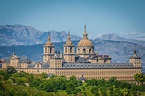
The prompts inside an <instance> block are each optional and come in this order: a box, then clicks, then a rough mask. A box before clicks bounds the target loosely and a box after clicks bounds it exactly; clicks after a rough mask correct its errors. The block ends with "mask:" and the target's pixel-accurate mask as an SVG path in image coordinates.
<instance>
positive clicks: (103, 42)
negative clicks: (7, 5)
mask: <svg viewBox="0 0 145 96" xmlns="http://www.w3.org/2000/svg"><path fill="white" fill-rule="evenodd" d="M48 34H50V36H51V41H52V42H53V43H54V45H55V49H56V50H62V51H63V45H64V43H65V41H66V40H67V34H68V33H67V32H65V31H60V32H58V31H54V30H51V31H48V32H41V31H39V30H37V29H36V28H33V27H31V26H24V25H1V26H0V37H1V38H0V42H1V43H0V58H4V57H9V56H10V55H11V54H12V52H13V49H15V52H16V53H17V54H18V55H19V56H22V55H25V56H27V57H28V58H30V59H32V60H34V61H42V57H43V45H44V44H45V43H46V41H47V38H48ZM80 39H81V37H80V36H77V35H74V34H71V40H72V41H73V43H74V45H75V47H76V45H77V43H78V42H79V40H80ZM92 42H93V44H94V48H95V51H97V52H98V53H99V54H104V55H105V54H108V55H111V57H112V62H128V60H129V57H130V56H132V55H133V51H134V49H136V50H137V53H138V55H139V56H140V57H141V58H142V61H143V63H144V64H145V41H139V40H135V39H127V38H124V37H120V36H118V35H116V34H114V33H109V34H103V35H102V36H101V37H96V39H94V40H92Z"/></svg>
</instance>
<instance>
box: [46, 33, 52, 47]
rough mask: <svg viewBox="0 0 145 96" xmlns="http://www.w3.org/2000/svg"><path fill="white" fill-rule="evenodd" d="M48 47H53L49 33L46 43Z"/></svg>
mask: <svg viewBox="0 0 145 96" xmlns="http://www.w3.org/2000/svg"><path fill="white" fill-rule="evenodd" d="M46 45H52V43H51V39H50V34H49V33H48V41H47V42H46Z"/></svg>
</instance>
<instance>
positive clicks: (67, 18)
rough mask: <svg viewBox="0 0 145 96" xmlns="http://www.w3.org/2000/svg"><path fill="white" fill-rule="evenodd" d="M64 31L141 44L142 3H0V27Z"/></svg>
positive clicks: (24, 0)
mask: <svg viewBox="0 0 145 96" xmlns="http://www.w3.org/2000/svg"><path fill="white" fill-rule="evenodd" d="M6 24H9V25H14V24H21V25H26V26H32V27H34V28H36V29H38V30H40V31H45V32H46V31H48V30H56V31H68V30H70V33H71V34H75V35H79V36H82V34H83V32H84V24H86V26H87V33H88V35H89V37H90V38H96V37H97V36H100V34H104V33H116V34H119V35H121V36H124V37H129V38H138V39H141V40H143V39H144V40H145V0H0V25H6Z"/></svg>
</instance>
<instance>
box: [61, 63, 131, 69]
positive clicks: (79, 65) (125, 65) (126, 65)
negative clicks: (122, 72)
mask: <svg viewBox="0 0 145 96" xmlns="http://www.w3.org/2000/svg"><path fill="white" fill-rule="evenodd" d="M63 68H134V66H133V65H132V64H131V63H109V64H97V63H64V64H63Z"/></svg>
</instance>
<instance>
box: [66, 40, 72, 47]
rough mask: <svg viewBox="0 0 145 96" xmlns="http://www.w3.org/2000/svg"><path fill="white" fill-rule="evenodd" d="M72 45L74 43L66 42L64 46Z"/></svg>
mask: <svg viewBox="0 0 145 96" xmlns="http://www.w3.org/2000/svg"><path fill="white" fill-rule="evenodd" d="M72 45H73V43H72V42H71V41H70V40H68V41H66V43H65V45H64V46H72Z"/></svg>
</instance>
